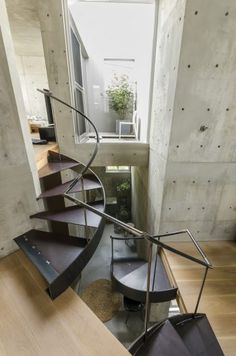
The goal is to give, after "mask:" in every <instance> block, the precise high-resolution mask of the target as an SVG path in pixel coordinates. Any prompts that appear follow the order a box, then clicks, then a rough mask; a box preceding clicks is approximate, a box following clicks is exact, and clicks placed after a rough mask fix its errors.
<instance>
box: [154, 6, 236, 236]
mask: <svg viewBox="0 0 236 356" xmlns="http://www.w3.org/2000/svg"><path fill="white" fill-rule="evenodd" d="M235 15H236V3H235V1H233V0H227V1H220V0H217V1H211V0H200V1H198V2H197V3H196V1H194V0H188V1H187V5H186V11H185V18H184V31H183V38H182V47H181V54H180V62H179V70H178V80H177V88H176V94H175V105H174V112H173V123H172V129H171V136H170V145H169V152H168V163H167V170H166V178H165V188H164V195H163V205H162V213H161V222H160V230H161V231H162V232H163V231H170V230H175V229H181V228H184V227H188V228H189V229H190V230H191V231H192V232H193V233H194V234H195V236H197V237H198V238H199V239H200V240H205V239H206V240H207V239H231V238H235V236H236V184H235V183H236V163H235V162H236V104H235V96H236V69H235V63H236V42H235V38H236V26H235Z"/></svg>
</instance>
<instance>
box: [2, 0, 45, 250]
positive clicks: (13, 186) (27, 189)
mask: <svg viewBox="0 0 236 356" xmlns="http://www.w3.org/2000/svg"><path fill="white" fill-rule="evenodd" d="M0 91H1V96H0V117H1V120H0V166H1V169H0V200H1V205H0V225H1V233H0V256H4V255H7V254H9V253H10V252H12V251H14V250H15V249H16V245H15V243H14V242H13V241H12V239H13V238H14V237H16V236H18V235H20V234H22V233H24V232H25V231H27V230H30V229H32V228H33V226H35V225H34V224H35V222H33V221H32V220H30V219H29V215H30V214H32V213H35V212H37V210H38V205H37V203H36V200H35V197H36V194H38V193H39V181H38V178H37V171H36V165H35V163H34V158H33V147H32V144H31V141H30V137H29V130H27V123H26V120H25V111H24V106H23V99H22V94H21V89H20V83H19V77H18V74H17V72H16V62H15V57H14V49H13V44H12V39H11V36H10V29H9V23H8V19H7V13H6V7H5V2H4V0H0ZM35 189H36V191H35Z"/></svg>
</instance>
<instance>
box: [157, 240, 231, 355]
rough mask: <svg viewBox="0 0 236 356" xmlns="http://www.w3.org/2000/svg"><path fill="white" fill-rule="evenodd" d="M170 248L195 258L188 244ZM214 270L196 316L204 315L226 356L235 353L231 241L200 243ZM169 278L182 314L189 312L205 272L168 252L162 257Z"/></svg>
mask: <svg viewBox="0 0 236 356" xmlns="http://www.w3.org/2000/svg"><path fill="white" fill-rule="evenodd" d="M168 244H169V245H171V246H173V247H175V248H177V249H179V250H181V251H183V252H185V253H188V254H191V255H192V256H196V257H197V256H198V255H197V252H196V250H195V249H194V247H193V245H192V244H191V243H190V242H175V243H174V242H173V243H168ZM200 245H201V247H202V248H203V250H204V251H205V253H206V255H207V256H208V257H209V259H210V261H211V262H212V264H213V266H214V268H213V269H212V270H209V272H208V276H207V280H206V285H205V288H204V291H203V296H202V299H201V303H200V305H199V312H203V313H206V314H207V317H208V319H209V322H210V324H211V326H212V328H213V331H214V333H215V334H216V336H217V339H218V341H219V343H220V345H221V347H222V349H223V352H224V354H225V356H235V350H236V243H235V242H234V241H207V242H200ZM163 258H164V259H165V265H166V268H167V271H168V273H169V278H171V280H172V281H173V282H174V283H175V285H177V286H178V288H179V305H180V309H181V312H184V313H185V312H192V311H193V310H194V306H195V303H196V298H197V293H198V291H199V287H200V283H201V280H202V277H203V273H204V268H201V267H197V266H196V265H195V264H194V263H191V261H187V260H185V259H183V258H181V257H179V256H176V255H174V254H172V253H170V252H168V251H165V252H164V253H163Z"/></svg>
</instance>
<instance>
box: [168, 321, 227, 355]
mask: <svg viewBox="0 0 236 356" xmlns="http://www.w3.org/2000/svg"><path fill="white" fill-rule="evenodd" d="M190 316H192V314H190ZM186 319H190V320H189V321H188V322H185V323H183V324H179V325H175V324H176V322H174V323H173V326H174V327H175V330H176V331H177V332H178V334H179V335H180V337H181V338H182V340H183V342H184V343H185V345H186V347H187V348H188V350H189V351H190V353H191V356H200V355H201V356H202V355H204V356H205V355H214V356H223V355H224V354H223V352H222V350H221V348H220V345H219V343H218V341H217V339H216V336H215V334H214V332H213V330H212V328H211V325H210V323H209V321H208V319H207V317H206V315H205V314H202V315H201V316H200V317H198V318H191V317H189V314H187V315H180V316H179V317H176V319H175V320H180V321H181V320H186Z"/></svg>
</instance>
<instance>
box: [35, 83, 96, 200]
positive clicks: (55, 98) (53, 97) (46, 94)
mask: <svg viewBox="0 0 236 356" xmlns="http://www.w3.org/2000/svg"><path fill="white" fill-rule="evenodd" d="M37 90H38V91H39V92H40V93H42V94H44V95H45V96H47V97H49V98H52V99H54V100H56V101H58V102H59V103H61V104H63V105H65V106H67V107H68V108H70V109H72V110H74V111H75V112H77V113H78V114H80V115H81V116H83V118H85V119H86V120H87V121H88V122H89V123H90V125H91V126H92V127H93V129H94V131H95V135H96V144H95V147H94V151H93V153H92V156H91V158H90V159H89V161H88V163H87V164H86V165H85V166H84V168H83V169H82V172H80V173H79V174H78V175H77V177H76V178H75V179H74V180H73V181H72V183H71V184H70V185H69V187H68V188H67V189H66V191H65V194H67V193H69V192H70V191H71V189H72V188H73V187H74V186H75V185H76V184H77V182H78V181H79V180H80V179H81V177H82V176H83V175H84V173H86V172H87V170H88V169H89V168H90V166H91V164H92V163H93V161H94V159H95V157H96V155H97V152H98V144H99V142H100V141H99V134H98V131H97V128H96V126H95V125H94V123H93V122H92V121H91V120H90V119H89V118H88V117H87V116H86V115H84V114H83V113H82V112H81V111H80V110H78V109H76V108H75V107H74V106H72V105H70V104H68V103H66V102H65V101H64V100H62V99H60V98H58V97H56V96H55V95H53V93H52V92H51V91H49V90H47V89H37Z"/></svg>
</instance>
